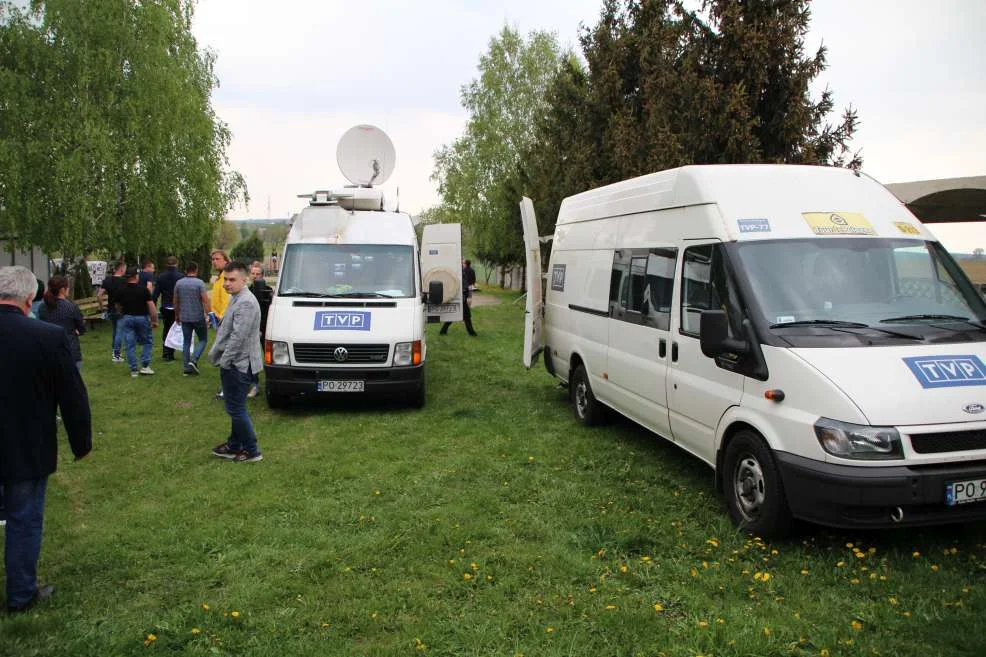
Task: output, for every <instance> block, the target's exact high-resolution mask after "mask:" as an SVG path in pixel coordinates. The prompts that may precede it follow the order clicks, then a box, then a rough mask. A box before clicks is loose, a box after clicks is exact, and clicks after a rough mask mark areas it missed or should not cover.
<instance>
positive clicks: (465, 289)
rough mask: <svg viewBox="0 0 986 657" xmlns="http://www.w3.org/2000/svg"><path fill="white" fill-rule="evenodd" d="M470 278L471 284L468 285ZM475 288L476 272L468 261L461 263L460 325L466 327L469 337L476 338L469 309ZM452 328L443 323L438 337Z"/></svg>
mask: <svg viewBox="0 0 986 657" xmlns="http://www.w3.org/2000/svg"><path fill="white" fill-rule="evenodd" d="M470 278H471V280H472V283H468V282H467V281H469V280H470ZM475 287H476V272H475V271H473V268H472V263H470V262H469V261H468V260H463V261H462V323H463V324H465V325H466V332H468V333H469V335H471V336H473V337H476V336H477V335H479V334H478V333H476V330H475V329H474V328H473V327H472V311H471V310H470V309H469V306H470V303H471V300H472V290H473V288H475ZM450 326H452V322H445V323H444V324H442V329H441V330H440V331H439V332H438V334H439V335H447V334H448V330H449V327H450Z"/></svg>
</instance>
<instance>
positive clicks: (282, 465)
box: [0, 292, 986, 657]
mask: <svg viewBox="0 0 986 657" xmlns="http://www.w3.org/2000/svg"><path fill="white" fill-rule="evenodd" d="M483 296H486V294H484V295H483ZM497 296H498V297H499V299H500V300H501V301H502V303H501V304H500V305H497V306H475V307H474V308H473V320H474V322H475V324H476V328H477V330H478V331H479V333H480V335H479V337H478V338H473V337H469V336H468V335H466V333H465V331H464V330H462V327H461V326H455V327H453V328H452V330H451V331H450V332H449V334H448V335H447V336H445V337H439V336H438V335H437V333H438V328H439V327H438V326H436V325H429V326H428V328H427V340H428V352H427V356H428V360H427V365H426V377H427V382H428V401H427V405H426V407H425V408H424V409H423V410H420V411H418V410H413V409H409V408H407V407H405V406H404V405H402V404H400V403H392V402H386V401H380V400H361V399H353V398H350V397H348V396H346V397H345V398H341V399H338V400H336V401H335V402H334V403H323V404H304V403H302V404H297V405H295V406H293V407H292V408H290V409H288V410H285V411H277V412H273V411H270V410H268V409H267V408H266V406H265V405H264V403H263V401H262V400H261V399H260V398H257V399H254V400H250V401H248V404H249V410H250V414H251V416H252V418H253V421H254V424H255V426H256V430H257V433H258V436H259V440H260V446H261V448H262V449H263V450H264V460H263V461H262V462H260V463H255V464H233V463H230V462H227V461H221V460H219V459H216V458H213V457H212V456H210V455H209V449H210V448H211V447H212V446H213V445H215V444H217V443H218V442H220V441H221V440H223V439H224V438H225V436H226V435H227V433H228V431H229V418H228V417H227V415H226V414H225V412H224V411H223V406H222V404H221V403H220V402H217V401H216V400H215V399H213V394H214V393H215V391H216V388H217V381H218V375H217V373H216V370H215V369H214V368H212V367H210V366H207V365H204V363H205V361H204V360H203V361H201V362H202V363H203V364H202V365H201V367H202V375H201V376H199V377H183V376H182V374H181V365H180V361H179V362H178V363H170V364H169V363H159V361H158V360H157V355H158V353H159V351H158V349H157V348H155V351H154V357H155V360H154V361H153V362H152V367H153V368H154V369H155V370H156V371H157V374H156V375H155V376H153V377H142V378H140V379H133V380H132V379H131V378H130V376H129V374H128V372H127V369H126V367H125V366H123V365H119V364H113V363H111V362H110V359H109V354H110V331H109V329H108V327H105V326H103V327H100V328H97V329H96V330H94V331H92V332H89V333H87V334H85V335H83V336H82V338H81V341H82V348H83V353H84V356H85V361H84V365H83V370H82V374H83V377H84V378H85V380H86V383H87V385H88V387H89V393H90V398H91V403H92V409H93V430H94V436H93V438H94V449H93V452H92V454H90V455H89V456H88V457H87V458H86V459H84V460H82V461H79V462H74V463H73V462H72V455H71V453H70V452H69V451H68V450H67V449H65V442H64V440H65V439H64V434H62V435H60V436H59V441H60V442H61V445H60V447H61V452H60V455H59V456H60V462H59V469H58V472H57V474H56V475H55V476H53V477H52V478H51V479H50V481H49V484H48V493H47V502H46V507H47V508H46V514H45V533H44V547H43V551H42V557H41V564H40V572H39V574H40V577H41V578H42V581H44V582H45V583H52V584H55V585H56V586H57V588H58V590H57V592H56V593H55V595H54V597H53V598H52V599H51V601H50V602H48V603H46V604H43V605H40V606H39V607H38V608H37V609H36V610H34V611H32V612H31V613H29V614H27V615H24V616H5V615H2V614H0V656H3V657H7V656H9V657H15V656H16V657H23V656H25V655H53V656H59V657H60V656H63V655H64V656H66V657H69V656H71V657H75V656H77V655H85V656H90V655H91V656H102V655H113V656H114V657H115V656H127V655H141V656H147V655H154V654H169V655H173V654H179V653H180V654H184V655H238V656H240V655H242V656H244V657H254V656H256V657H268V656H271V655H277V656H280V655H285V656H291V657H296V656H297V657H316V656H317V657H323V656H325V655H373V656H375V657H388V656H391V655H393V656H395V657H396V656H407V655H423V656H425V657H428V656H442V657H463V656H476V657H479V656H483V657H487V656H494V657H500V656H503V657H514V656H515V655H518V654H524V655H538V656H545V657H563V656H564V657H583V656H586V657H588V656H592V657H598V656H600V655H606V656H609V655H613V656H619V657H635V656H636V655H645V656H648V657H649V656H657V655H662V654H663V655H665V656H666V657H695V655H716V657H747V656H751V655H758V656H770V657H818V655H824V654H830V655H832V656H833V657H836V656H846V657H848V656H857V655H858V656H870V655H885V656H889V655H893V656H895V657H931V656H946V655H948V656H952V655H982V654H986V614H984V611H986V586H984V585H983V575H984V564H986V526H984V524H983V523H981V522H980V523H973V524H969V525H965V526H952V527H936V528H929V529H921V528H912V529H907V530H901V531H894V532H892V531H885V532H877V531H856V532H842V531H831V530H825V529H822V528H819V527H811V526H805V527H803V528H802V529H801V534H800V535H799V536H797V537H795V538H792V539H790V540H787V541H779V542H776V543H765V542H763V541H759V540H754V539H751V538H749V537H747V536H745V535H744V534H742V533H740V532H737V531H736V530H734V529H733V528H732V526H731V525H730V524H729V521H728V520H727V518H726V512H725V508H724V505H723V502H722V500H721V498H720V497H719V495H717V493H716V491H715V488H714V486H713V483H712V477H711V471H710V469H709V468H708V467H707V466H706V465H705V464H704V463H701V462H699V461H698V460H697V459H695V458H693V457H691V456H689V455H688V454H687V453H685V452H684V451H683V450H681V449H679V448H677V447H675V446H674V445H673V444H671V443H669V442H667V441H664V440H661V439H659V438H657V437H656V436H654V435H653V434H651V433H649V432H647V431H646V430H644V429H642V428H640V427H638V426H636V425H633V424H632V423H630V422H628V421H624V420H620V419H614V421H613V422H611V423H610V424H609V425H608V426H602V427H597V428H592V429H586V428H583V427H581V426H580V425H578V424H577V423H576V421H575V420H574V418H573V416H572V411H571V408H570V406H569V404H568V403H567V391H566V390H564V389H562V388H559V387H558V386H557V385H556V382H555V381H554V380H553V379H552V378H551V377H549V376H548V375H547V374H546V373H545V372H544V370H543V368H541V367H538V368H537V369H534V370H531V371H525V370H524V369H523V368H522V366H521V365H520V364H519V344H520V341H521V338H522V333H523V316H524V309H523V304H513V303H511V302H512V301H513V299H514V295H508V294H504V293H500V292H498V293H497ZM210 333H211V332H210ZM160 335H161V332H160V329H159V330H158V331H156V332H155V336H154V340H155V344H157V341H158V339H159V338H160ZM0 541H2V538H0ZM871 549H872V551H871ZM465 575H469V578H468V579H467V578H466V577H465ZM203 605H207V607H208V608H205V607H203ZM655 605H659V607H655ZM233 611H237V612H238V616H237V617H236V618H234V617H233V616H232V612H233ZM854 623H856V625H854ZM857 627H858V629H857ZM150 634H153V635H154V637H155V640H154V641H152V642H149V643H150V645H147V646H145V645H144V642H145V641H148V635H150ZM419 642H420V643H419ZM419 646H420V647H419Z"/></svg>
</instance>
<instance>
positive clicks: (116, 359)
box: [113, 356, 123, 363]
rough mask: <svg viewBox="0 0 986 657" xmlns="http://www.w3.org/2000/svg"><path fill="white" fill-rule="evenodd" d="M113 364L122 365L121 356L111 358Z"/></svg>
mask: <svg viewBox="0 0 986 657" xmlns="http://www.w3.org/2000/svg"><path fill="white" fill-rule="evenodd" d="M113 362H114V363H122V362H123V356H113Z"/></svg>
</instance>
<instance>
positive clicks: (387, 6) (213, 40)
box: [193, 0, 986, 252]
mask: <svg viewBox="0 0 986 657" xmlns="http://www.w3.org/2000/svg"><path fill="white" fill-rule="evenodd" d="M601 5H602V2H601V0H593V1H590V0H533V1H532V0H500V1H498V2H489V1H485V2H484V1H483V0H424V1H422V2H416V3H408V2H397V1H376V0H364V1H363V2H362V3H359V4H358V5H357V4H354V3H351V2H336V1H334V0H279V1H278V2H270V0H199V2H198V5H197V8H196V13H195V18H194V24H193V31H194V33H195V35H196V38H197V39H198V40H199V44H200V46H203V47H208V48H210V49H212V50H213V51H215V53H216V55H217V57H218V59H217V62H216V74H217V76H218V78H219V81H220V86H219V88H218V89H216V90H215V92H214V95H213V106H214V108H215V110H216V112H217V113H218V115H219V117H220V118H221V119H222V120H223V121H225V122H226V123H227V124H228V125H229V127H230V130H231V131H232V133H233V141H232V144H231V145H230V149H229V156H230V165H231V167H232V168H234V169H236V170H238V171H239V172H241V173H242V174H243V175H244V176H245V177H246V181H247V185H248V187H249V190H250V194H251V197H252V200H251V203H250V206H249V208H246V207H242V206H241V207H237V208H235V209H234V210H233V211H232V213H231V214H230V218H246V217H255V218H262V217H267V216H268V202H269V207H270V211H269V214H270V216H272V217H287V216H290V215H291V214H293V213H295V212H297V211H298V210H300V209H301V207H303V205H304V202H303V201H302V200H301V199H298V198H296V196H297V194H301V193H306V192H311V191H314V190H315V189H325V188H327V187H328V188H334V187H339V186H341V185H342V184H344V183H345V179H344V178H343V177H342V175H341V173H340V172H339V169H338V166H337V164H336V143H337V142H338V140H339V137H341V136H342V134H343V133H344V132H345V131H346V130H347V129H348V128H349V127H351V126H353V125H356V124H359V123H370V124H373V125H377V126H379V127H380V128H382V129H383V130H384V131H385V132H387V133H388V134H389V135H390V138H391V139H392V140H393V142H394V145H395V147H396V150H397V167H396V169H395V171H394V174H393V176H392V177H391V179H390V181H389V182H388V183H387V184H386V185H385V186H384V189H385V191H386V192H387V194H388V196H389V197H393V196H395V195H396V193H397V188H398V187H399V189H400V204H401V209H402V210H405V211H408V212H411V213H417V212H420V211H421V210H424V209H425V208H427V207H429V206H431V205H435V204H436V203H437V202H438V200H439V199H438V195H437V191H436V188H435V184H434V183H433V182H432V181H431V180H430V175H431V173H432V170H433V164H434V162H433V159H432V155H433V153H434V152H435V150H437V149H438V148H440V147H441V146H442V145H444V144H447V143H450V142H451V141H452V140H453V139H455V138H456V137H457V136H458V135H459V134H461V132H462V129H463V126H464V125H465V121H466V120H467V118H468V117H467V115H466V113H465V111H464V110H463V109H462V107H461V106H460V104H459V94H460V89H461V87H462V85H464V84H467V83H468V82H470V81H471V80H472V79H474V78H475V77H476V73H477V71H476V65H477V63H478V61H479V57H480V55H481V54H482V53H484V52H485V51H486V49H487V47H488V45H489V41H490V38H491V37H493V36H494V35H495V34H497V33H498V32H499V31H500V29H501V28H502V27H503V25H504V24H505V23H508V24H510V25H511V26H513V27H515V28H517V29H518V30H520V31H521V33H524V34H526V33H528V32H530V31H532V30H548V31H553V32H555V33H556V35H557V37H558V40H559V42H560V43H561V44H562V45H563V46H565V45H568V46H571V47H573V48H575V49H578V34H579V25H580V24H585V25H591V24H594V23H595V22H596V20H597V18H598V15H599V9H600V7H601ZM357 6H358V9H357V8H356V7H357ZM812 15H813V19H812V27H811V33H810V35H809V37H808V39H807V41H806V46H807V50H808V51H809V52H814V49H815V48H817V47H818V45H819V44H820V43H821V42H822V41H823V40H824V43H825V45H826V46H827V47H828V63H829V68H828V69H827V70H826V71H824V72H823V73H822V74H821V75H820V76H819V77H818V79H817V81H816V82H817V88H818V90H819V91H820V90H821V89H822V88H824V87H825V86H826V85H827V86H828V87H829V88H831V89H832V91H834V93H835V101H836V107H837V108H838V110H839V111H841V109H842V108H844V107H845V106H846V105H848V104H850V103H851V104H852V105H853V106H854V107H856V109H857V110H858V112H859V117H860V120H861V121H862V126H861V128H860V130H859V132H858V133H857V136H856V138H855V139H854V141H853V145H854V148H856V149H861V150H862V154H863V159H864V167H863V168H864V170H865V171H866V172H867V173H869V174H870V175H872V176H873V177H875V178H876V179H877V180H879V181H880V182H883V183H892V182H907V181H914V180H928V179H934V178H946V177H959V176H974V175H986V40H984V39H983V38H982V32H981V30H982V26H983V25H984V24H986V3H984V2H981V1H979V0H939V1H938V2H934V3H931V2H927V1H926V0H868V1H867V2H858V1H853V0H816V2H814V3H813V4H812ZM835 118H836V117H833V120H834V119H835ZM932 229H933V230H934V232H935V233H936V234H937V235H938V236H939V238H940V239H942V241H943V242H945V245H946V246H947V247H948V248H949V249H950V250H953V251H966V252H968V251H971V250H972V249H973V248H975V247H983V248H986V225H984V226H934V227H933V228H932Z"/></svg>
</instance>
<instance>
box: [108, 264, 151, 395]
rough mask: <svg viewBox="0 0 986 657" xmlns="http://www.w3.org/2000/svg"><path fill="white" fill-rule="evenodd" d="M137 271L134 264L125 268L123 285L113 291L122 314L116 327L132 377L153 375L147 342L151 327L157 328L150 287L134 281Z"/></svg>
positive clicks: (149, 345) (136, 277)
mask: <svg viewBox="0 0 986 657" xmlns="http://www.w3.org/2000/svg"><path fill="white" fill-rule="evenodd" d="M139 273H140V272H138V271H137V268H136V267H130V268H129V269H127V284H126V285H125V286H124V287H123V289H121V290H120V291H119V292H118V293H117V298H118V299H119V301H120V308H121V312H122V313H123V317H122V318H121V319H120V329H121V331H122V332H123V339H124V341H125V342H126V347H127V362H128V363H129V364H130V376H132V377H133V378H135V379H136V378H137V377H138V376H140V375H141V374H146V375H151V374H154V370H152V369H151V345H152V343H153V342H154V338H153V335H154V334H153V333H152V332H151V330H152V329H155V328H157V308H156V307H155V306H154V302H153V301H151V292H150V290H148V289H147V286H145V285H141V284H140V283H139V282H138V276H139ZM138 344H140V345H142V348H141V351H140V369H137V345H138Z"/></svg>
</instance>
